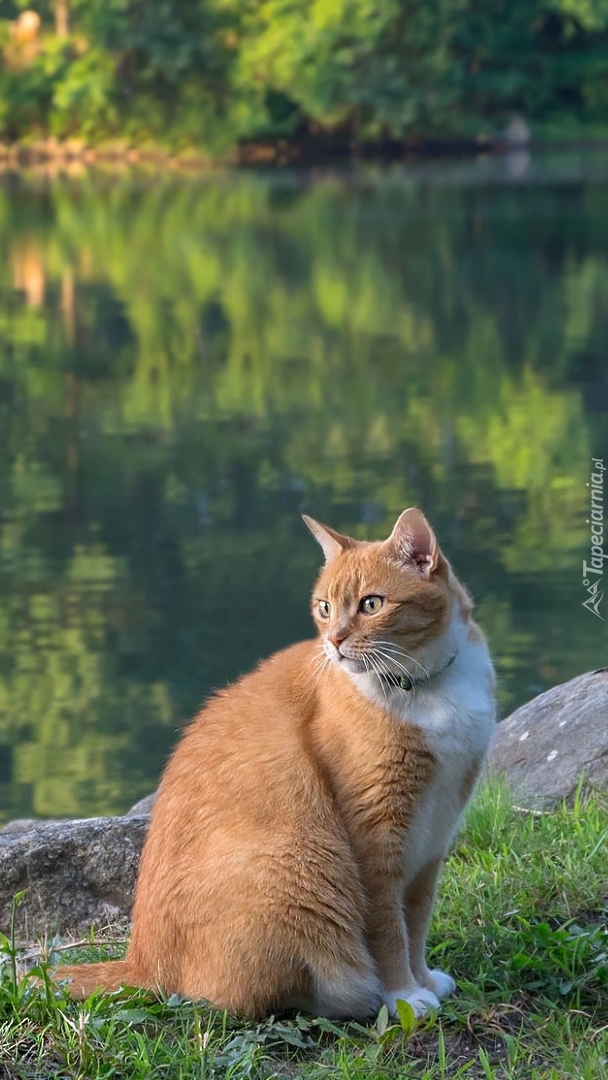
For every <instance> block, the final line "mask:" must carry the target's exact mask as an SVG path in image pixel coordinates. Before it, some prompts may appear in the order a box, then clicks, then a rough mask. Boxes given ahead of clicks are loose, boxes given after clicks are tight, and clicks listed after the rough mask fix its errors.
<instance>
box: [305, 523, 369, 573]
mask: <svg viewBox="0 0 608 1080" xmlns="http://www.w3.org/2000/svg"><path fill="white" fill-rule="evenodd" d="M302 521H303V522H304V524H305V525H308V528H309V529H310V531H311V533H312V535H313V536H314V538H315V540H317V541H318V542H319V544H320V545H321V547H322V548H323V554H324V555H325V562H330V561H331V559H335V558H336V556H337V555H341V554H342V552H343V551H346V550H347V548H352V547H356V545H357V543H358V541H357V540H353V538H352V536H343V535H342V533H339V532H336V531H335V529H330V527H329V525H321V522H320V521H315V519H314V518H311V517H309V516H308V514H302Z"/></svg>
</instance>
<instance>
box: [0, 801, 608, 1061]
mask: <svg viewBox="0 0 608 1080" xmlns="http://www.w3.org/2000/svg"><path fill="white" fill-rule="evenodd" d="M607 910H608V806H607V805H606V803H605V801H604V802H603V801H602V800H601V799H600V798H596V797H594V798H589V799H586V798H582V797H581V798H579V799H578V800H577V801H576V803H575V805H574V806H573V807H572V808H571V809H566V808H561V809H559V810H557V811H555V812H553V813H547V814H542V815H537V814H530V813H527V812H525V811H522V810H517V809H514V808H512V806H511V802H510V799H509V798H508V796H507V794H506V793H505V792H504V791H503V790H502V789H500V788H498V787H497V786H496V785H487V786H486V787H485V788H484V789H483V791H482V792H481V793H480V795H479V797H478V799H477V802H476V805H475V806H474V808H473V809H472V811H471V812H470V814H469V817H468V820H467V823H466V827H465V829H464V830H463V832H462V834H461V836H460V838H459V840H458V843H457V845H456V847H455V850H454V852H453V854H452V856H451V858H450V860H449V863H448V866H447V868H446V872H445V876H444V880H443V887H442V890H441V899H440V902H439V905H438V908H437V912H436V917H435V920H434V924H433V933H432V940H431V945H432V962H433V963H434V964H435V965H436V966H441V967H444V968H446V969H447V970H449V971H452V972H453V973H454V974H455V975H456V977H457V978H458V983H459V993H458V995H457V996H456V997H455V998H454V999H453V1000H452V1001H450V1002H448V1003H446V1004H445V1005H444V1006H443V1008H442V1011H441V1013H440V1015H439V1016H434V1017H432V1018H430V1019H429V1020H428V1021H426V1022H424V1023H421V1024H420V1025H419V1026H418V1027H417V1028H416V1029H415V1030H403V1028H402V1027H400V1026H398V1025H388V1026H387V1019H386V1017H383V1016H382V1015H381V1016H380V1017H379V1018H378V1021H377V1023H376V1025H375V1026H370V1027H368V1028H364V1027H361V1026H359V1025H355V1024H352V1025H345V1026H337V1025H334V1024H330V1023H328V1022H326V1021H319V1020H314V1019H310V1018H303V1017H296V1018H295V1019H281V1020H280V1021H278V1020H274V1019H270V1020H268V1021H266V1022H265V1023H260V1024H253V1023H251V1024H249V1023H242V1022H237V1021H235V1020H233V1019H232V1018H229V1017H226V1016H225V1015H224V1014H221V1013H218V1012H216V1011H214V1010H210V1009H207V1008H205V1007H203V1006H202V1005H192V1004H189V1003H185V1002H180V1001H176V1000H172V999H170V1000H168V1001H164V1002H157V1001H155V1000H153V999H151V998H150V997H149V996H148V995H145V994H143V993H141V992H132V993H128V992H124V993H121V994H117V995H114V996H112V997H111V998H101V997H94V998H92V999H90V1000H89V1001H88V1002H85V1003H84V1004H82V1005H80V1004H79V1005H76V1004H73V1003H71V1002H69V1001H68V1000H67V999H66V998H65V997H64V996H63V994H62V993H61V992H60V991H51V990H49V989H48V988H47V991H46V992H45V991H44V990H39V989H35V988H33V987H32V985H31V982H30V981H28V980H27V979H26V978H23V977H20V976H19V973H18V971H16V967H17V962H18V961H19V960H20V959H21V957H22V956H23V955H25V953H28V955H29V956H30V957H31V956H32V955H33V953H35V951H36V950H35V948H34V949H33V948H32V947H31V946H30V948H29V950H23V951H20V950H17V953H16V955H15V950H14V949H13V948H12V946H11V942H10V940H9V939H8V938H7V939H5V940H4V943H3V946H2V949H3V951H2V954H1V956H0V964H1V965H2V966H1V972H0V1078H1V1080H8V1078H11V1080H22V1078H23V1080H25V1078H28V1080H29V1078H32V1080H33V1078H36V1080H38V1078H42V1077H48V1076H50V1075H52V1076H53V1077H55V1078H64V1077H65V1078H68V1077H70V1078H71V1077H89V1078H96V1077H120V1078H123V1077H124V1078H125V1080H126V1078H129V1080H139V1078H141V1080H143V1078H144V1077H145V1078H146V1080H149V1078H159V1080H160V1078H161V1077H162V1078H167V1080H173V1078H175V1080H178V1078H181V1077H184V1078H186V1077H188V1078H191V1077H201V1078H203V1077H226V1078H228V1077H230V1078H234V1080H237V1078H239V1080H240V1078H241V1077H274V1076H276V1077H296V1076H298V1077H300V1076H301V1077H305V1078H307V1080H313V1078H314V1080H320V1078H321V1077H329V1078H333V1077H341V1078H345V1080H346V1078H348V1080H367V1078H369V1080H371V1078H372V1077H375V1078H379V1080H383V1078H386V1080H389V1078H391V1080H392V1078H395V1080H397V1077H404V1076H405V1077H412V1078H416V1080H444V1078H447V1077H450V1078H451V1077H453V1078H457V1077H458V1078H467V1080H487V1078H489V1077H495V1078H497V1080H562V1078H563V1080H566V1078H568V1080H570V1078H576V1080H603V1078H605V1077H608V968H607V959H606V957H607V954H608V920H607ZM106 941H107V935H106ZM55 947H57V943H55ZM103 948H104V951H105V952H109V951H110V949H111V948H113V949H114V950H117V951H118V952H119V951H120V949H121V946H120V945H116V944H114V945H113V946H111V945H109V944H107V943H106V945H105V946H104V947H103ZM92 951H93V946H91V947H90V948H88V947H87V948H83V947H82V944H81V945H80V947H79V948H78V949H77V950H76V953H75V952H74V950H68V949H66V948H64V947H63V946H61V948H60V950H59V954H58V956H59V957H60V958H61V959H66V958H67V957H70V958H71V959H73V958H74V956H75V955H77V956H80V957H81V958H84V956H85V954H86V955H91V953H92ZM57 958H58V957H56V958H55V959H57ZM404 1026H405V1028H406V1029H408V1028H409V1023H408V1018H407V1017H405V1018H404Z"/></svg>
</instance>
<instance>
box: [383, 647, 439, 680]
mask: <svg viewBox="0 0 608 1080" xmlns="http://www.w3.org/2000/svg"><path fill="white" fill-rule="evenodd" d="M376 652H377V656H378V658H379V659H381V660H382V662H383V664H384V667H385V668H386V670H387V672H390V673H391V674H393V675H394V674H395V672H394V671H392V669H391V667H390V665H391V664H394V665H395V667H397V668H399V669H400V671H402V672H403V673H404V675H407V677H408V679H410V680H411V682H414V676H413V675H412V672H411V671H410V670H409V668H408V667H407V665H406V664H402V663H401V661H400V660H397V658H396V657H395V656H392V655H391V654H390V653H386V654H384V655H383V653H382V650H381V649H377V650H376ZM427 677H428V676H427Z"/></svg>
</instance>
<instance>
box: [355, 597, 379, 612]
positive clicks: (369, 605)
mask: <svg viewBox="0 0 608 1080" xmlns="http://www.w3.org/2000/svg"><path fill="white" fill-rule="evenodd" d="M383 603H384V597H382V596H364V597H363V600H362V601H361V603H360V604H359V611H362V612H363V613H364V614H365V615H375V614H376V612H377V611H380V608H381V607H382V605H383Z"/></svg>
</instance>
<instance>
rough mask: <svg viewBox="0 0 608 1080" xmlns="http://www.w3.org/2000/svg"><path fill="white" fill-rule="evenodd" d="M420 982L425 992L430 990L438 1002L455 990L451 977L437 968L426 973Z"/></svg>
mask: <svg viewBox="0 0 608 1080" xmlns="http://www.w3.org/2000/svg"><path fill="white" fill-rule="evenodd" d="M421 982H422V983H423V984H424V986H426V988H427V990H430V991H431V993H433V994H434V995H435V997H437V998H439V1000H440V1001H443V999H444V998H447V997H450V996H451V995H452V994H453V993H454V991H455V990H456V983H455V981H454V979H453V978H452V976H451V975H448V974H447V972H446V971H440V970H439V968H435V969H434V970H433V971H426V972H425V974H424V978H423V979H422V980H421Z"/></svg>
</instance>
